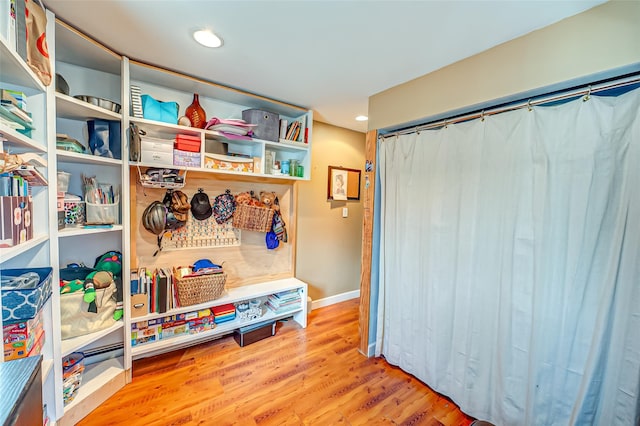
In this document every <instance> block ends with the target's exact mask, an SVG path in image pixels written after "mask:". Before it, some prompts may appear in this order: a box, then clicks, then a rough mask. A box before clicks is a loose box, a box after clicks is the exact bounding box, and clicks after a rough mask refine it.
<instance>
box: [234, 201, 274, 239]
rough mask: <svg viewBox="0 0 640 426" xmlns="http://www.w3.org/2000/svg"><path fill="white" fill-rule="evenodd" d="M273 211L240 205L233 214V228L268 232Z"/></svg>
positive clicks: (266, 208)
mask: <svg viewBox="0 0 640 426" xmlns="http://www.w3.org/2000/svg"><path fill="white" fill-rule="evenodd" d="M272 221H273V209H270V208H268V207H257V206H249V205H247V204H240V205H239V206H236V210H235V212H233V226H234V227H236V228H240V229H246V230H247V231H258V232H269V231H271V223H272Z"/></svg>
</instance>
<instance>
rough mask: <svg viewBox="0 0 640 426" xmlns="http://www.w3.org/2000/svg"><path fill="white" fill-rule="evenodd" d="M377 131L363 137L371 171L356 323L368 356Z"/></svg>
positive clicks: (367, 176)
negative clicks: (358, 317) (358, 313)
mask: <svg viewBox="0 0 640 426" xmlns="http://www.w3.org/2000/svg"><path fill="white" fill-rule="evenodd" d="M377 138H378V132H377V131H375V130H372V131H369V132H367V135H366V139H365V160H366V161H367V163H368V164H371V165H372V168H371V171H367V169H365V185H364V200H363V218H362V219H363V220H362V260H361V267H360V319H359V324H358V329H359V334H360V345H359V346H358V349H359V350H360V352H361V353H362V354H364V355H365V356H369V316H370V315H371V312H370V309H369V304H370V303H371V257H372V250H373V213H374V210H373V209H374V194H375V181H376V172H375V170H376V168H375V161H376V141H377Z"/></svg>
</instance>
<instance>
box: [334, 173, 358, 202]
mask: <svg viewBox="0 0 640 426" xmlns="http://www.w3.org/2000/svg"><path fill="white" fill-rule="evenodd" d="M360 174H361V171H360V170H358V169H349V168H346V167H338V166H329V172H328V183H327V201H349V200H359V199H360Z"/></svg>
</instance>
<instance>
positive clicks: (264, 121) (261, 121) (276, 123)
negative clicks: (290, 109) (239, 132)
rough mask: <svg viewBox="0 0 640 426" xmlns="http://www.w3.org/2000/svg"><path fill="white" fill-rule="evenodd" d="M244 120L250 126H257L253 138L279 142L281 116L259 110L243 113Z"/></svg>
mask: <svg viewBox="0 0 640 426" xmlns="http://www.w3.org/2000/svg"><path fill="white" fill-rule="evenodd" d="M242 119H243V120H244V121H246V122H247V123H250V124H257V125H258V126H256V127H255V128H254V129H253V137H254V138H256V139H262V140H265V141H272V142H278V136H279V135H280V116H279V115H278V114H276V113H275V112H269V111H262V110H259V109H246V110H244V111H242Z"/></svg>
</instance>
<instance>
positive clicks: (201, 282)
mask: <svg viewBox="0 0 640 426" xmlns="http://www.w3.org/2000/svg"><path fill="white" fill-rule="evenodd" d="M173 276H174V278H175V280H176V286H177V289H178V302H180V306H189V305H197V304H199V303H204V302H208V301H210V300H214V299H217V298H218V297H220V296H222V292H224V284H225V282H226V281H227V274H226V273H224V272H222V273H220V274H209V275H199V276H195V277H182V275H181V274H180V272H179V271H178V270H176V269H174V270H173Z"/></svg>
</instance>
